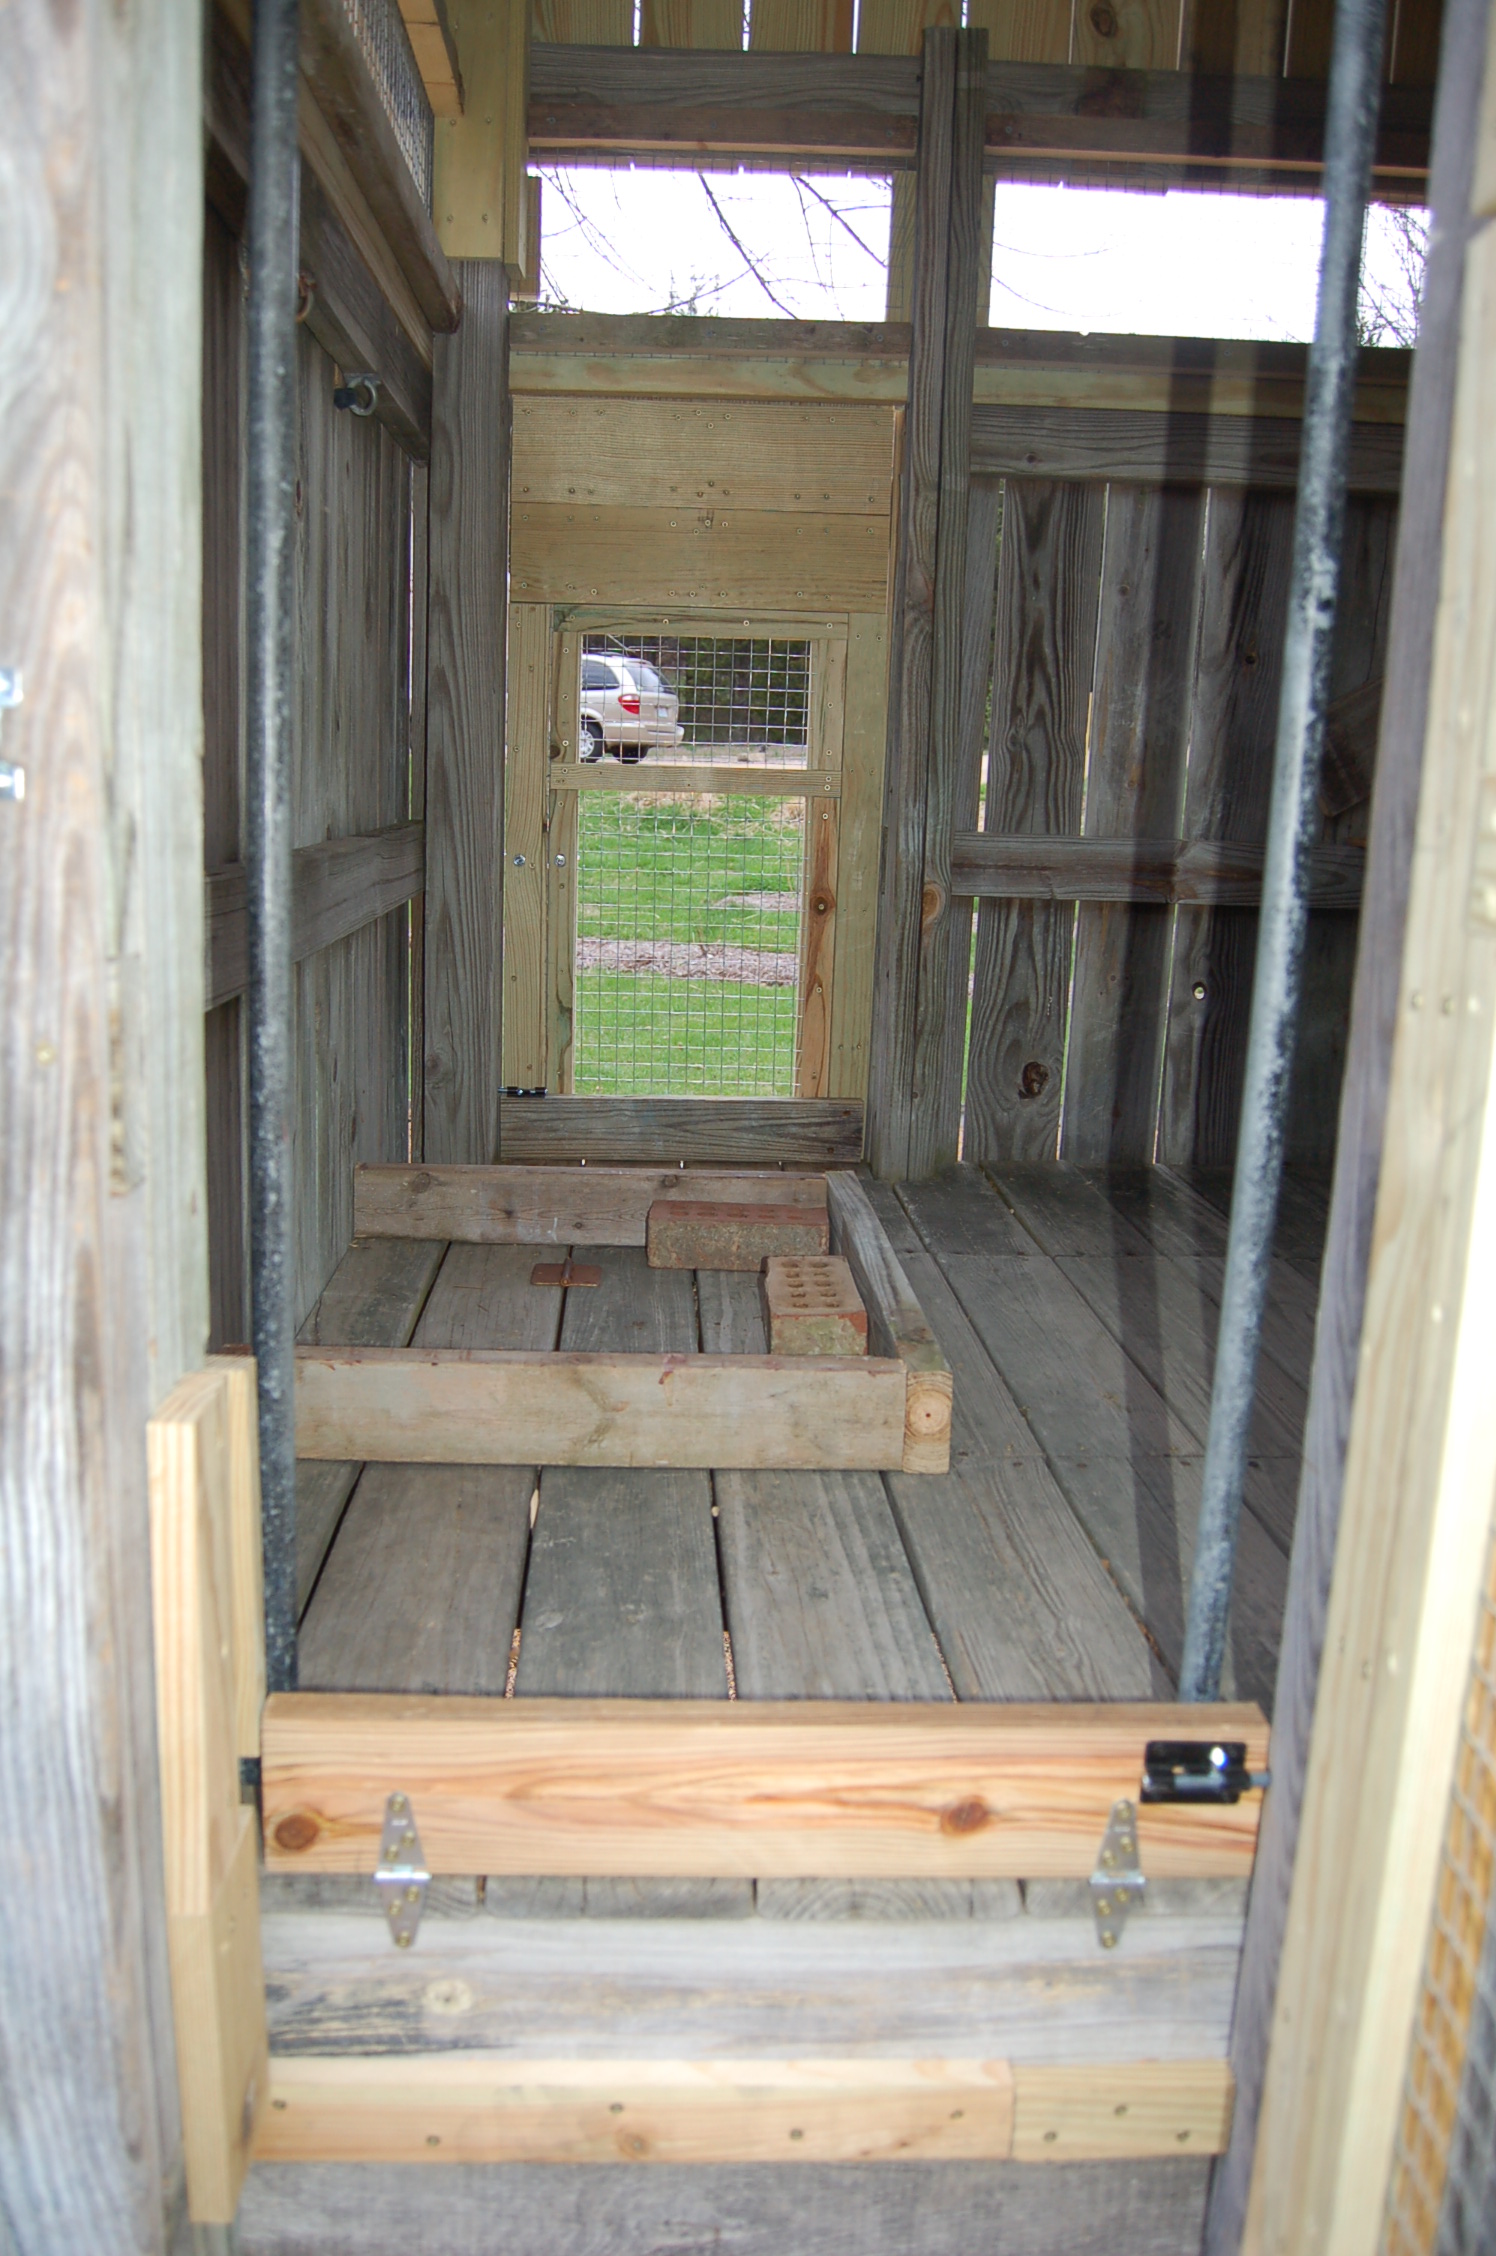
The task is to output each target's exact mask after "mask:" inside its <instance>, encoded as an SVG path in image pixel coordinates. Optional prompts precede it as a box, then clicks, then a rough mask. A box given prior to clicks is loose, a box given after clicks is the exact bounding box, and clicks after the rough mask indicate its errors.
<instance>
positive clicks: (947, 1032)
mask: <svg viewBox="0 0 1496 2256" xmlns="http://www.w3.org/2000/svg"><path fill="white" fill-rule="evenodd" d="M986 115H987V35H986V33H985V32H981V31H974V32H963V33H962V34H961V36H960V40H959V43H958V47H957V56H956V86H955V103H954V116H955V125H954V133H953V137H952V155H951V217H950V240H949V249H948V254H947V264H946V301H945V304H946V313H945V322H946V335H945V367H944V374H943V398H942V402H941V419H940V524H939V531H938V535H937V540H936V557H935V633H934V652H933V658H932V666H931V685H930V729H931V743H930V760H929V767H928V770H927V775H926V784H925V825H924V884H923V889H922V893H921V901H920V927H919V968H918V981H919V986H918V999H917V1003H916V1009H915V1025H914V1047H913V1060H912V1063H913V1086H912V1099H913V1102H912V1106H911V1112H910V1123H909V1164H908V1170H907V1172H908V1174H909V1175H910V1176H911V1177H913V1178H914V1179H915V1180H919V1179H921V1178H923V1177H925V1176H927V1175H932V1174H933V1173H934V1172H935V1171H936V1169H937V1168H940V1167H944V1166H949V1165H951V1164H953V1163H954V1161H955V1158H956V1146H957V1140H958V1137H959V1133H960V1121H961V1058H962V1053H963V1050H964V1048H965V1036H966V1025H965V1013H964V1011H960V1010H958V1009H956V1008H953V1003H954V1000H955V998H954V997H953V995H952V993H951V938H952V921H953V919H952V903H951V823H952V815H953V811H954V808H955V803H956V800H957V797H958V796H959V795H960V791H961V767H962V753H963V750H964V749H965V746H964V744H963V738H962V730H961V723H962V716H963V709H964V707H965V706H967V705H969V703H970V700H969V697H968V696H967V692H966V681H965V675H964V670H963V653H964V643H965V632H964V630H965V626H966V612H967V584H968V576H969V561H968V557H967V521H968V514H969V512H968V506H967V503H968V487H969V485H970V480H971V395H972V383H973V378H974V374H975V367H976V337H977V322H978V319H979V317H980V311H979V309H980V306H981V303H982V300H983V297H984V292H983V290H982V287H981V283H982V273H981V261H982V148H983V131H984V127H985V124H986ZM989 263H990V262H989ZM954 921H955V928H956V930H955V937H956V943H957V946H956V954H957V955H958V956H960V954H961V943H962V942H963V941H964V939H965V936H966V930H967V925H966V919H965V917H964V916H959V917H956V918H955V920H954ZM957 968H958V973H959V970H960V968H961V966H960V965H958V967H957Z"/></svg>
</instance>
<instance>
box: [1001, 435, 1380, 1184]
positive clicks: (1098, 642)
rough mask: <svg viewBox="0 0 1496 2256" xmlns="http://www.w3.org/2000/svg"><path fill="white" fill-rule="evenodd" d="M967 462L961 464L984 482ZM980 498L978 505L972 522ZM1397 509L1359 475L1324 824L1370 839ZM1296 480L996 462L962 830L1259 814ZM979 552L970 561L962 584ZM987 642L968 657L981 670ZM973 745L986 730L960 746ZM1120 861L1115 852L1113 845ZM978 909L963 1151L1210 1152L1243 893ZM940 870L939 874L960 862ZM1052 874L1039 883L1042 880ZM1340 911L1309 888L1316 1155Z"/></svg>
mask: <svg viewBox="0 0 1496 2256" xmlns="http://www.w3.org/2000/svg"><path fill="white" fill-rule="evenodd" d="M985 483H987V481H985V480H978V481H977V485H978V487H980V486H982V485H983V484H985ZM982 521H983V520H982V516H981V513H980V512H978V511H976V510H974V511H973V524H974V525H980V524H981V523H982ZM1395 527H1396V505H1395V503H1394V502H1392V501H1391V500H1389V499H1387V498H1385V497H1383V496H1357V497H1353V499H1352V501H1351V504H1350V510H1349V521H1348V527H1347V533H1346V545H1345V557H1344V579H1343V586H1342V600H1341V613H1340V624H1339V630H1338V636H1337V645H1336V659H1335V678H1334V689H1333V694H1334V697H1335V699H1336V700H1337V706H1336V711H1337V714H1338V715H1339V716H1341V718H1340V719H1339V720H1338V721H1337V728H1336V730H1335V731H1332V737H1333V739H1334V742H1335V744H1336V745H1337V746H1338V748H1339V749H1338V752H1337V753H1335V754H1334V755H1333V756H1332V758H1331V760H1330V761H1329V762H1328V763H1327V768H1326V780H1325V785H1324V791H1323V805H1324V808H1325V812H1324V816H1323V823H1322V833H1321V836H1322V842H1323V843H1324V844H1326V845H1330V846H1348V845H1349V846H1354V845H1357V844H1362V843H1364V840H1365V836H1366V820H1367V814H1368V804H1367V802H1368V796H1369V790H1370V777H1371V764H1370V758H1369V750H1368V748H1369V745H1370V743H1371V742H1372V741H1373V740H1374V735H1375V712H1376V702H1377V692H1378V690H1379V686H1380V682H1381V677H1382V673H1383V670H1384V666H1385V645H1386V637H1387V625H1388V610H1389V603H1390V595H1391V567H1392V544H1393V536H1394V532H1395ZM1292 529H1293V497H1292V495H1291V494H1287V493H1282V492H1273V493H1267V492H1256V491H1251V490H1247V489H1244V488H1240V487H1224V486H1217V487H1193V488H1191V487H1186V486H1149V487H1144V486H1134V485H1123V484H1120V483H1112V484H1102V483H1085V484H1082V483H1079V482H1070V481H1066V482H1059V481H1052V480H1041V479H1021V480H1020V479H1009V480H1007V481H1006V483H1005V486H1004V489H1003V493H1002V500H1001V532H1000V535H999V549H998V557H997V569H996V601H995V612H994V619H993V633H992V638H991V645H990V648H991V670H990V672H989V674H988V677H987V678H988V681H989V683H990V713H989V728H988V735H987V743H986V747H985V756H986V768H985V773H982V772H981V771H980V770H979V773H978V775H977V776H976V777H971V776H968V777H967V778H966V779H965V789H966V791H967V793H968V795H969V797H970V798H971V799H973V800H974V799H975V798H976V797H977V795H978V792H979V791H980V794H981V818H980V826H979V827H980V828H981V830H982V831H983V832H984V833H985V834H986V835H988V836H992V837H999V836H1001V837H1005V838H1008V839H1011V840H1013V841H1014V842H1015V843H1016V842H1018V841H1021V840H1024V839H1032V840H1033V841H1034V842H1035V846H1034V870H1035V871H1038V870H1040V869H1041V868H1043V867H1044V866H1045V857H1044V853H1043V849H1042V848H1041V847H1040V846H1039V843H1038V842H1039V841H1040V840H1041V839H1042V840H1044V841H1051V840H1056V839H1068V840H1075V839H1092V840H1097V841H1102V840H1116V841H1120V842H1122V844H1123V845H1124V848H1126V847H1128V846H1135V845H1141V843H1142V842H1143V841H1162V840H1176V841H1182V842H1185V843H1186V844H1188V845H1191V846H1197V845H1200V844H1203V843H1206V842H1212V841H1223V842H1228V843H1229V844H1231V845H1233V846H1235V847H1243V848H1257V849H1260V848H1261V846H1262V844H1263V841H1264V837H1265V832H1266V823H1267V807H1268V798H1269V793H1270V789H1271V780H1272V758H1273V738H1274V731H1275V728H1276V723H1277V702H1278V680H1279V670H1280V660H1281V650H1282V640H1283V623H1284V616H1285V607H1286V604H1287V597H1288V566H1289V552H1290V546H1291V541H1292ZM989 569H990V561H989V559H988V558H987V557H985V556H984V557H982V558H974V559H973V560H972V569H971V577H972V581H973V584H979V583H980V581H981V579H982V577H983V575H984V574H985V573H986V572H988V571H989ZM984 655H985V651H984V649H981V648H979V649H978V651H977V652H976V653H975V654H974V655H973V656H971V657H970V658H969V663H972V664H974V665H977V666H980V665H981V663H982V659H983V656H984ZM964 756H965V758H966V759H967V760H968V762H975V761H979V760H980V759H981V758H982V756H983V747H982V746H981V745H979V744H978V743H977V742H976V741H975V740H974V739H973V740H972V741H971V742H969V743H968V744H967V746H966V747H965V753H964ZM1123 861H1124V866H1125V862H1126V854H1125V853H1124V856H1123ZM1022 865H1023V855H1022V853H1021V851H1020V852H1019V853H1018V854H1017V855H1016V858H1015V861H1014V864H1013V870H1012V873H1011V874H1012V875H1013V877H1014V895H1015V896H1020V897H1011V898H986V899H983V900H981V901H980V903H979V906H978V914H977V932H976V945H975V951H974V959H973V972H972V979H973V985H972V1000H971V1026H970V1048H969V1057H968V1064H967V1084H966V1117H965V1138H964V1151H965V1154H966V1156H967V1157H968V1158H970V1159H976V1160H1038V1159H1050V1158H1055V1157H1062V1158H1065V1159H1068V1160H1073V1161H1075V1162H1077V1163H1079V1164H1082V1165H1085V1164H1090V1165H1103V1164H1107V1163H1112V1162H1133V1163H1137V1162H1146V1161H1150V1160H1152V1159H1154V1158H1155V1157H1156V1158H1157V1159H1159V1160H1161V1161H1166V1162H1169V1163H1171V1164H1174V1165H1181V1166H1200V1167H1213V1166H1224V1165H1229V1163H1230V1161H1231V1159H1232V1156H1233V1151H1234V1145H1235V1136H1236V1120H1237V1113H1238V1110H1239V1106H1240V1097H1241V1074H1242V1067H1243V1061H1244V1058H1245V1054H1246V1032H1247V1013H1248V1009H1249V1005H1250V1000H1251V985H1252V966H1253V957H1254V951H1255V947H1256V925H1257V917H1256V911H1255V910H1254V909H1252V908H1250V907H1243V906H1239V905H1201V904H1197V903H1191V902H1184V901H1175V902H1172V903H1171V902H1169V901H1168V900H1155V901H1148V900H1139V899H1134V900H1130V901H1129V900H1117V899H1114V900H1080V901H1074V900H1067V899H1064V898H1057V899H1042V898H1032V897H1029V898H1024V897H1021V896H1022V895H1023V894H1024V893H1025V892H1028V893H1032V892H1033V890H1034V888H1033V886H1032V885H1030V884H1029V883H1028V882H1027V881H1026V877H1025V872H1024V870H1023V866H1022ZM957 889H958V890H959V879H958V881H957ZM1056 890H1059V888H1057V889H1056ZM1355 940H1356V913H1355V909H1354V906H1351V907H1324V908H1318V909H1316V910H1315V911H1314V912H1313V914H1312V916H1311V920H1310V934H1309V944H1308V962H1307V974H1306V992H1305V1000H1304V1009H1303V1017H1302V1021H1301V1028H1300V1038H1299V1049H1298V1063H1297V1067H1296V1072H1295V1083H1294V1097H1293V1116H1292V1123H1291V1128H1290V1156H1291V1157H1292V1158H1293V1159H1295V1160H1297V1161H1298V1162H1299V1163H1301V1164H1305V1165H1313V1166H1318V1167H1328V1165H1329V1162H1330V1159H1331V1156H1332V1153H1333V1148H1334V1134H1335V1119H1336V1108H1337V1104H1338V1100H1339V1090H1340V1078H1341V1074H1342V1071H1343V1067H1344V1056H1345V1039H1346V1029H1347V1026H1348V1023H1349V1004H1350V982H1351V972H1352V967H1353V959H1354V953H1355Z"/></svg>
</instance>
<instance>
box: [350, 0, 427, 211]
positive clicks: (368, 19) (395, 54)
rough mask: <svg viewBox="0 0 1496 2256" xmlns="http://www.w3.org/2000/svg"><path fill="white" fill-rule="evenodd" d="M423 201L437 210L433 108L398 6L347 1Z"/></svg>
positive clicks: (392, 0) (375, 0)
mask: <svg viewBox="0 0 1496 2256" xmlns="http://www.w3.org/2000/svg"><path fill="white" fill-rule="evenodd" d="M343 9H344V13H345V14H346V16H347V18H348V21H349V23H350V24H351V25H352V26H353V30H354V33H355V35H356V36H357V39H358V43H359V46H360V47H361V48H362V50H363V56H364V61H365V62H366V63H367V64H368V66H369V75H370V77H371V78H372V79H373V81H374V84H375V85H376V86H377V87H378V89H379V98H380V100H381V102H382V103H383V104H384V112H385V116H386V117H387V118H388V119H389V121H390V124H391V126H392V127H393V129H394V134H395V139H396V140H397V141H398V142H399V144H400V153H401V155H402V156H403V157H404V159H405V161H406V163H407V164H408V165H409V167H410V176H411V178H412V180H413V181H414V182H415V184H416V187H417V188H418V189H419V191H420V195H421V201H422V203H424V204H425V206H426V208H427V210H428V211H429V210H430V208H431V142H432V131H433V126H432V117H431V104H430V102H429V101H428V100H427V98H426V88H425V86H424V84H423V83H422V79H421V73H420V70H419V68H418V67H417V64H416V59H415V55H414V53H413V52H412V50H411V44H410V34H409V32H408V31H407V30H406V28H405V19H404V17H403V16H402V15H401V13H400V9H399V7H398V5H397V0H343Z"/></svg>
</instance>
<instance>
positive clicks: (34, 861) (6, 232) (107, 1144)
mask: <svg viewBox="0 0 1496 2256" xmlns="http://www.w3.org/2000/svg"><path fill="white" fill-rule="evenodd" d="M201 26H202V18H201V13H200V11H199V10H197V9H194V8H190V7H186V8H184V7H181V6H177V5H174V4H171V0H131V5H129V6H127V7H115V6H106V5H103V4H102V0H79V4H78V5H76V6H74V7H69V8H57V7H54V6H48V5H46V4H45V0H16V4H15V5H13V6H11V7H8V8H7V9H5V10H4V12H3V13H0V179H3V183H4V189H3V194H0V493H3V496H4V501H3V506H0V665H3V666H6V667H16V668H19V669H20V670H21V673H22V676H23V681H24V695H25V702H24V703H23V704H22V705H20V706H19V707H18V708H17V709H15V710H13V711H9V712H7V713H5V715H4V718H3V724H0V727H3V735H0V757H3V759H4V760H5V761H6V762H8V763H12V764H13V765H15V766H16V767H19V768H20V769H22V770H23V771H24V775H25V796H24V798H23V799H20V800H17V799H16V798H14V797H6V798H4V799H0V935H3V937H0V957H3V961H4V965H5V1010H4V1018H3V1028H4V1033H3V1040H4V1068H3V1072H0V1092H3V1094H0V1109H3V1134H0V1151H3V1154H4V1185H3V1191H0V1374H3V1386H4V1408H3V1414H0V1699H3V1708H4V1716H5V1728H4V1730H3V1732H0V1795H3V1799H4V1807H5V1811H6V1824H5V1828H4V1837H3V1844H0V1889H3V1894H4V1902H5V1920H4V1926H3V1931H0V1990H3V1995H4V1999H5V2011H4V2014H3V2016H0V2125H3V2128H0V2242H3V2244H4V2246H5V2247H6V2249H7V2250H15V2251H18V2252H19V2256H54V2252H55V2251H57V2250H61V2249H70V2250H71V2249H77V2250H83V2249H90V2250H92V2249H97V2250H113V2249H122V2248H129V2249H132V2250H138V2251H140V2252H141V2256H164V2251H165V2250H166V2248H167V2247H168V2245H172V2246H174V2247H176V2248H181V2247H183V2246H184V2245H185V2241H184V2240H183V2239H177V2238H176V2232H177V2228H178V2225H179V2224H180V2221H181V2196H182V2176H181V2137H180V2130H179V2124H178V2106H177V2086H176V2070H175V2065H174V2056H173V2045H172V2036H171V2014H170V2004H169V1999H168V1994H167V1981H166V1942H165V1921H164V1912H163V1901H162V1878H161V1812H160V1801H159V1796H158V1789H157V1772H156V1751H155V1725H154V1717H155V1703H154V1686H153V1667H152V1660H153V1655H152V1637H151V1599H150V1580H149V1570H148V1561H149V1542H148V1524H147V1506H146V1444H145V1429H146V1421H147V1419H148V1417H149V1416H150V1414H151V1411H152V1410H153V1408H154V1407H155V1406H156V1405H157V1404H158V1403H159V1402H160V1401H161V1399H162V1397H163V1396H164V1395H165V1394H166V1393H167V1392H168V1391H169V1389H170V1388H171V1387H172V1386H173V1385H174V1384H175V1382H176V1381H177V1379H178V1378H179V1377H180V1376H181V1375H182V1373H183V1372H184V1371H185V1370H189V1369H192V1368H195V1367H196V1366H197V1365H198V1363H199V1362H200V1361H201V1358H202V1354H203V1350H204V1347H205V1345H206V1337H207V1328H208V1290H207V1285H208V1279H207V1255H206V1243H205V1220H206V1196H205V1189H206V1186H205V1181H204V1168H203V1156H202V1155H203V1095H202V1091H203V1012H202V975H203V970H202V967H203V929H202V896H201V889H200V884H199V882H198V872H199V868H200V862H201V854H202V844H201V821H202V792H201V765H200V755H201V744H202V724H201V718H200V716H201V712H202V683H201V677H200V672H199V616H198V613H199V564H200V558H199V547H198V530H197V528H198V512H197V495H198V488H199V479H200V468H199V432H200V422H199V416H200V348H201V338H202V314H201V307H200V303H199V277H200V272H201V259H202V212H203V197H202V163H203V159H202V124H201V106H202V94H201V83H202V82H201V67H202V31H201Z"/></svg>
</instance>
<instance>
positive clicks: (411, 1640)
mask: <svg viewBox="0 0 1496 2256" xmlns="http://www.w3.org/2000/svg"><path fill="white" fill-rule="evenodd" d="M533 1486H534V1475H533V1474H532V1472H531V1471H530V1469H529V1468H528V1467H527V1466H525V1467H521V1466H516V1465H368V1466H366V1467H365V1469H364V1475H363V1478H362V1480H361V1481H360V1482H359V1484H358V1488H357V1490H356V1491H355V1494H354V1498H353V1502H352V1503H351V1504H350V1506H349V1508H348V1512H347V1514H346V1516H345V1518H344V1521H343V1525H342V1527H341V1529H340V1530H339V1532H338V1540H337V1542H336V1543H335V1544H334V1546H333V1549H332V1552H331V1555H330V1556H329V1558H328V1561H327V1564H326V1566H325V1567H324V1569H323V1571H322V1576H321V1580H320V1581H319V1582H318V1584H317V1590H316V1595H315V1596H314V1598H313V1600H312V1603H311V1605H310V1606H309V1607H308V1609H307V1613H306V1618H305V1620H304V1621H303V1623H302V1626H301V1635H300V1639H299V1641H298V1648H297V1651H298V1660H299V1665H300V1677H301V1682H302V1684H303V1685H304V1686H305V1687H306V1688H307V1690H308V1691H323V1692H502V1691H503V1689H504V1680H505V1677H506V1675H507V1673H508V1668H509V1653H510V1647H511V1645H512V1643H513V1638H514V1624H515V1621H516V1619H517V1617H518V1614H519V1596H520V1589H521V1586H522V1584H523V1581H524V1571H525V1551H526V1547H527V1545H528V1542H529V1535H530V1495H531V1491H532V1489H533Z"/></svg>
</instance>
